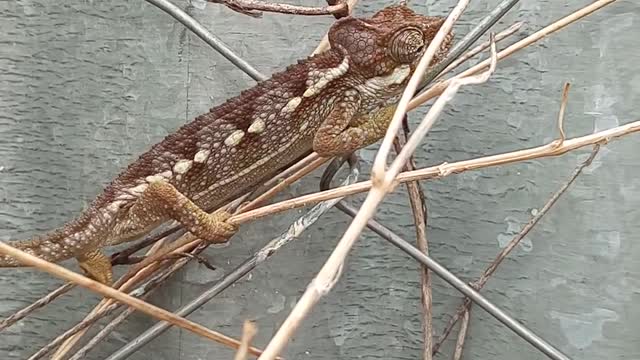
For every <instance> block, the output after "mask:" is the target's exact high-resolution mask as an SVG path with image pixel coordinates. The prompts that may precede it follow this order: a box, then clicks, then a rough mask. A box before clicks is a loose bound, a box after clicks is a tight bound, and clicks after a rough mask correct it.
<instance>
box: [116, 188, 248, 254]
mask: <svg viewBox="0 0 640 360" xmlns="http://www.w3.org/2000/svg"><path fill="white" fill-rule="evenodd" d="M167 217H168V218H170V219H173V220H175V221H177V222H179V223H180V224H181V225H182V226H184V227H185V228H186V229H187V230H188V231H189V232H190V233H191V234H193V235H194V236H196V237H198V238H200V239H203V240H205V241H208V242H212V243H221V242H225V241H227V239H228V238H229V237H231V236H232V235H233V234H235V233H236V232H237V231H238V228H237V226H235V225H232V224H229V223H227V222H226V220H227V219H228V218H229V217H231V214H230V213H228V212H226V211H216V212H214V213H213V214H209V213H207V212H206V211H204V210H202V209H201V208H200V207H199V206H198V205H196V204H194V203H193V202H192V201H191V200H189V198H187V197H186V196H184V194H182V193H180V192H179V191H178V190H177V189H176V188H175V187H174V186H173V185H171V184H169V183H168V182H165V181H155V182H152V183H150V184H149V187H147V189H146V190H145V191H144V193H143V194H142V195H141V196H140V198H139V199H138V200H137V201H136V203H135V204H134V205H133V206H132V207H131V209H130V210H129V218H130V219H131V221H132V222H133V223H138V224H148V223H153V222H156V221H158V220H160V219H165V218H167Z"/></svg>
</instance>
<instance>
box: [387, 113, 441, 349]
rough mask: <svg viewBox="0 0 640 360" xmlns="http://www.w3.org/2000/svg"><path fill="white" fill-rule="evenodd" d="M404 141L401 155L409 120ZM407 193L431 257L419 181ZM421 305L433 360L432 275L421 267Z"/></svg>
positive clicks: (420, 241) (420, 244)
mask: <svg viewBox="0 0 640 360" xmlns="http://www.w3.org/2000/svg"><path fill="white" fill-rule="evenodd" d="M404 125H405V126H404V130H405V131H404V139H402V140H401V138H400V136H398V138H397V140H398V141H397V142H396V143H395V144H394V146H395V149H396V152H397V153H399V152H400V150H401V148H402V143H405V142H406V137H407V136H408V134H409V126H408V124H407V118H406V117H405V121H404ZM415 168H416V166H415V161H414V159H413V156H412V157H410V158H409V161H408V162H407V164H406V166H405V167H404V170H405V171H411V170H415ZM406 186H407V193H408V194H409V202H410V203H411V210H412V213H413V222H414V224H415V228H416V247H417V248H418V249H420V251H422V252H423V253H424V254H425V255H429V243H428V241H427V213H428V212H427V202H426V197H425V195H424V192H423V191H422V188H421V187H420V183H419V182H417V181H410V182H407V183H406ZM420 303H421V305H422V309H421V310H422V314H423V316H422V336H423V352H422V358H423V359H424V360H431V358H432V355H431V354H432V350H431V349H432V347H433V323H432V317H433V316H432V314H433V302H432V296H431V274H430V272H429V269H428V268H427V267H426V266H424V265H420Z"/></svg>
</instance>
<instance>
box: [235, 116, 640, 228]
mask: <svg viewBox="0 0 640 360" xmlns="http://www.w3.org/2000/svg"><path fill="white" fill-rule="evenodd" d="M638 131H640V120H639V121H634V122H631V123H628V124H625V125H620V126H616V127H614V128H611V129H607V130H603V131H598V132H596V133H593V134H589V135H585V136H579V137H575V138H572V139H567V140H565V141H563V142H562V144H561V145H558V142H559V141H558V140H555V141H553V142H551V143H549V144H546V145H542V146H537V147H533V148H529V149H523V150H517V151H511V152H506V153H501V154H496V155H490V156H483V157H479V158H475V159H469V160H462V161H456V162H452V163H442V164H440V165H435V166H429V167H426V168H423V169H418V170H414V171H407V172H404V173H401V174H399V175H398V177H397V179H396V182H397V183H404V182H407V181H415V180H430V179H436V178H442V177H445V176H448V175H451V174H458V173H461V172H465V171H470V170H478V169H482V168H486V167H491V166H497V165H504V164H510V163H516V162H521V161H528V160H533V159H538V158H544V157H552V156H559V155H562V154H565V153H567V152H569V151H573V150H576V149H579V148H582V147H585V146H589V145H594V144H598V143H607V142H609V141H611V140H615V139H617V138H619V137H622V136H625V135H629V134H632V133H635V132H638ZM371 186H372V182H371V180H366V181H362V182H358V183H355V184H353V185H346V186H341V187H339V188H335V189H331V190H326V191H321V192H317V193H313V194H309V195H303V196H299V197H297V198H293V199H289V200H284V201H281V202H278V203H275V204H271V205H267V206H264V207H261V208H259V209H256V210H252V211H249V212H246V213H244V214H240V215H236V216H233V217H232V218H231V219H229V221H230V222H233V223H234V224H242V223H245V222H248V221H252V220H254V219H256V218H260V217H264V216H268V215H271V214H274V213H278V212H282V211H286V210H290V209H295V208H299V207H303V206H309V205H313V204H316V203H319V202H321V201H326V200H331V199H335V198H339V197H345V196H348V195H354V194H358V193H361V192H365V191H367V190H369V189H371Z"/></svg>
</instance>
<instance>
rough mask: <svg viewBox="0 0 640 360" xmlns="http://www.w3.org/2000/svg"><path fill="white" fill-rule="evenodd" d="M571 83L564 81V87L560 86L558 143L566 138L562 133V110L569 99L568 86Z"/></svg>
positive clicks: (565, 107) (563, 110)
mask: <svg viewBox="0 0 640 360" xmlns="http://www.w3.org/2000/svg"><path fill="white" fill-rule="evenodd" d="M570 87H571V85H570V84H569V83H564V87H563V88H562V101H561V103H560V111H559V113H558V132H559V133H560V139H558V140H560V144H562V142H563V141H564V140H565V139H566V138H567V137H566V135H565V134H564V112H565V110H566V109H567V102H568V100H569V88H570Z"/></svg>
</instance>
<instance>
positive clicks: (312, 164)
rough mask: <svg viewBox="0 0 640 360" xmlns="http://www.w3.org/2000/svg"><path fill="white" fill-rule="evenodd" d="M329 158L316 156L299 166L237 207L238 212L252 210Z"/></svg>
mask: <svg viewBox="0 0 640 360" xmlns="http://www.w3.org/2000/svg"><path fill="white" fill-rule="evenodd" d="M314 154H315V153H314ZM316 155H317V154H316ZM329 160H330V159H328V158H322V157H319V156H317V157H316V158H315V159H314V160H313V161H312V162H310V163H309V164H308V165H307V166H304V167H302V168H300V169H299V170H298V171H297V172H295V173H293V174H291V175H290V176H289V177H287V178H286V179H284V180H282V181H279V182H278V183H276V184H275V185H273V186H272V187H271V188H270V189H268V190H267V191H265V192H264V193H263V194H261V195H260V196H258V197H256V198H255V199H254V200H253V201H251V203H249V204H246V205H244V206H242V207H240V208H239V209H238V212H239V213H243V212H247V211H249V210H253V209H255V208H257V207H259V206H260V205H262V204H264V203H265V202H267V200H269V199H271V198H273V197H274V196H275V195H276V194H277V193H279V192H280V191H282V190H284V189H285V188H287V187H288V186H289V185H291V184H293V183H294V182H296V181H298V180H299V179H301V178H302V177H304V176H306V175H307V174H309V173H310V172H312V171H314V170H316V169H317V168H319V167H320V166H322V165H323V164H324V163H326V162H327V161H329Z"/></svg>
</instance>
